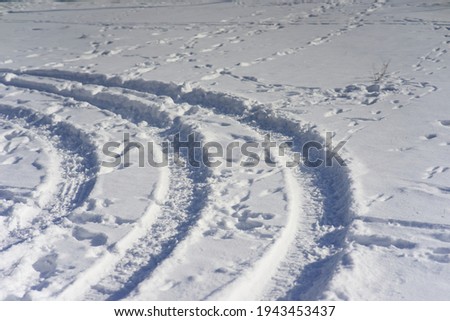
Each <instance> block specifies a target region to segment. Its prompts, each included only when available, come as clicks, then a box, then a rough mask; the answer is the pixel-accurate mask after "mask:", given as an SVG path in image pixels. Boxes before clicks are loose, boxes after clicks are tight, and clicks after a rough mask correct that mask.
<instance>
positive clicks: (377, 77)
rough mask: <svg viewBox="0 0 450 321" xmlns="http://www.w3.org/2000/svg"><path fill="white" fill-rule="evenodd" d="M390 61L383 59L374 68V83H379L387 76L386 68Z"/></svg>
mask: <svg viewBox="0 0 450 321" xmlns="http://www.w3.org/2000/svg"><path fill="white" fill-rule="evenodd" d="M389 64H390V61H385V62H383V63H382V64H381V66H380V67H379V68H377V69H375V68H374V71H373V75H372V79H373V82H374V83H379V82H380V81H382V80H383V79H384V78H386V77H387V76H388V68H389Z"/></svg>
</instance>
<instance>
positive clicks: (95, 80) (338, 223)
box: [1, 70, 352, 299]
mask: <svg viewBox="0 0 450 321" xmlns="http://www.w3.org/2000/svg"><path fill="white" fill-rule="evenodd" d="M1 71H3V72H12V73H14V74H16V75H21V74H22V75H33V76H37V77H50V78H57V79H61V80H69V81H78V82H80V83H83V84H91V85H97V86H104V87H121V88H124V89H128V90H132V91H136V92H142V93H152V94H155V95H158V96H161V95H163V96H169V97H171V98H172V99H173V100H174V101H175V103H177V104H189V105H191V106H195V105H200V106H202V107H203V108H206V109H210V110H212V111H213V112H214V113H216V114H221V115H225V116H227V117H232V118H233V119H236V120H238V121H239V122H241V123H242V124H246V125H247V126H249V127H253V128H255V129H257V130H265V131H269V132H272V133H280V134H282V135H285V136H288V137H290V138H292V140H293V142H294V150H300V149H301V146H302V144H303V143H304V142H306V141H308V140H315V141H319V142H323V139H322V138H321V137H320V136H319V135H318V134H317V133H315V132H314V131H313V130H310V129H307V128H303V127H302V126H301V125H300V124H298V123H296V122H293V121H290V120H288V119H284V118H283V117H280V116H278V115H277V114H275V113H274V112H273V111H271V110H269V109H267V108H265V107H264V106H261V105H258V104H252V103H251V102H246V101H242V100H241V99H238V98H236V97H233V96H230V95H227V94H223V93H212V92H206V91H204V90H202V89H194V90H192V91H191V92H188V93H186V92H183V90H182V88H181V87H179V86H176V85H173V84H165V83H161V82H157V81H145V80H123V79H121V78H120V77H117V76H115V77H108V76H105V75H99V74H84V73H75V72H68V71H59V70H30V71H26V72H18V71H13V70H1ZM9 78H11V80H10V81H5V80H4V81H2V82H3V83H5V84H7V85H17V86H22V87H26V88H30V87H31V88H34V89H38V90H44V91H49V90H48V88H46V87H45V85H44V87H42V85H40V84H39V83H37V84H33V83H23V82H21V81H17V80H14V77H9ZM4 79H5V77H4ZM30 85H32V86H30ZM65 90H67V89H62V90H59V91H58V94H61V93H62V94H63V95H64V94H65V93H66V92H65ZM80 90H82V89H80ZM77 92H78V91H77ZM67 96H71V97H73V92H72V93H71V94H70V95H69V94H67ZM300 170H301V175H305V176H307V177H308V178H309V181H310V186H312V187H313V188H314V191H313V192H312V193H311V195H308V196H307V198H308V201H310V202H312V203H313V204H314V205H311V206H309V210H310V211H311V212H312V213H306V214H307V215H311V217H310V218H309V219H308V217H306V219H305V215H303V217H302V219H305V223H306V224H304V225H303V226H302V229H301V230H300V231H298V232H297V234H296V235H295V237H293V238H294V239H293V240H291V243H292V244H291V246H290V248H289V249H288V250H287V253H286V255H285V256H284V257H283V258H282V260H281V262H280V265H279V266H278V267H276V268H275V270H272V272H271V274H272V275H271V281H274V283H275V285H268V286H269V287H272V288H273V289H272V290H269V291H268V292H267V290H263V289H261V291H263V292H264V291H265V292H266V294H267V293H269V297H270V298H272V299H273V298H276V297H285V298H288V299H301V298H307V299H314V298H318V297H320V294H321V292H322V291H323V290H324V289H325V288H326V284H327V281H328V279H329V278H330V277H331V276H332V273H333V269H334V267H335V264H336V263H337V261H338V260H339V257H340V255H341V253H342V250H343V247H344V238H345V234H346V228H347V226H348V224H349V222H350V220H351V218H352V211H351V206H352V197H351V187H350V180H349V178H348V174H347V171H346V169H345V168H341V167H336V166H333V167H322V168H316V169H314V170H312V169H309V168H306V167H301V168H300ZM296 179H298V178H296ZM294 194H295V191H294ZM303 214H305V213H303ZM311 224H312V225H311ZM324 226H329V227H330V228H328V229H327V228H323V227H324ZM324 230H325V232H324ZM301 233H306V235H307V237H306V238H312V240H311V239H309V242H307V241H308V240H307V239H306V238H305V236H304V235H300V234H301ZM308 233H309V234H308ZM327 238H328V240H327ZM321 241H322V243H323V246H325V247H329V248H330V249H331V248H334V250H330V252H329V253H328V254H326V255H325V256H324V257H321V256H320V255H318V254H315V253H314V251H315V248H317V247H318V244H320V242H321ZM311 254H312V255H311ZM308 256H313V258H312V259H311V258H309V259H306V258H307V257H308ZM299 257H300V259H303V261H304V262H300V263H299V262H298V261H299ZM295 262H297V263H295ZM305 262H306V263H305ZM330 262H331V263H330ZM283 266H289V268H288V269H286V268H283ZM297 267H299V268H300V270H296V268H297ZM293 270H294V271H293ZM253 271H254V270H253ZM299 272H301V273H300V274H299ZM289 273H294V274H293V275H294V276H295V278H296V279H295V280H293V283H294V287H292V288H291V289H290V290H289V291H288V292H287V293H286V292H284V293H283V291H286V289H284V290H280V289H277V286H276V283H277V282H276V280H277V279H281V278H282V277H283V276H286V275H289ZM255 275H256V276H255V279H254V280H253V282H254V283H257V282H260V281H262V279H261V278H262V275H260V273H256V274H255ZM312 275H314V277H312V278H311V276H312ZM264 277H265V278H266V279H267V278H268V276H267V275H265V276H264ZM291 278H292V277H291ZM240 280H242V279H236V280H235V281H234V282H241V281H240ZM221 292H222V291H221V290H219V291H218V293H219V294H220V293H221ZM222 293H223V292H222ZM259 295H264V293H260V294H259ZM274 295H275V296H274ZM219 297H220V295H219ZM225 297H227V295H225ZM231 298H233V295H231Z"/></svg>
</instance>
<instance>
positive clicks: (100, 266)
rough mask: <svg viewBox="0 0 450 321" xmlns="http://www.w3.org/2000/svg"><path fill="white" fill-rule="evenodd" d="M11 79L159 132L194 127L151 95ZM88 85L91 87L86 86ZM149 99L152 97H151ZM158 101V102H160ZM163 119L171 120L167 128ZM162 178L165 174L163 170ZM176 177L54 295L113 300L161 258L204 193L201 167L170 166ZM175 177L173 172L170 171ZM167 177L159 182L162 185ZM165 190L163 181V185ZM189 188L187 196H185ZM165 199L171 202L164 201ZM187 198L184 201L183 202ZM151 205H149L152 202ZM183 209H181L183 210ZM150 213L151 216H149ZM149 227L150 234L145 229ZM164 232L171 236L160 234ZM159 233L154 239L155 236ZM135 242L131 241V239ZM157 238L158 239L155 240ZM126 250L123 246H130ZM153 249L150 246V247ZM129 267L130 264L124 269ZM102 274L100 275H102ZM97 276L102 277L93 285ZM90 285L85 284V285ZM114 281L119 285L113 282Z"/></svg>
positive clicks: (187, 223) (191, 217) (192, 217)
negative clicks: (116, 239)
mask: <svg viewBox="0 0 450 321" xmlns="http://www.w3.org/2000/svg"><path fill="white" fill-rule="evenodd" d="M16 80H17V82H14V81H9V82H8V84H9V85H14V86H17V87H22V88H28V89H31V88H32V89H33V90H38V91H40V92H46V93H51V94H54V95H59V96H63V97H69V98H73V99H76V100H78V101H87V102H89V103H91V104H94V106H97V108H100V109H107V110H110V111H112V112H114V113H116V114H118V115H121V116H122V117H124V118H125V119H128V120H130V121H131V122H133V123H136V124H139V123H141V122H142V121H146V122H148V123H150V124H154V125H155V126H158V127H163V128H162V129H161V130H162V131H163V133H164V135H169V134H170V133H172V132H173V133H175V132H178V131H188V132H191V131H194V129H193V128H188V127H186V128H181V127H183V126H184V124H182V123H179V122H177V121H175V122H174V121H173V120H172V119H170V118H169V115H168V114H167V113H165V112H164V111H161V112H160V111H158V110H157V109H158V108H160V107H157V105H158V104H157V103H155V102H154V101H153V100H151V99H149V100H145V99H143V98H142V97H138V96H133V95H131V93H126V94H124V93H122V90H120V92H117V91H113V89H108V88H100V87H99V86H95V88H94V87H93V88H89V90H87V89H86V88H84V89H80V88H79V86H76V85H75V87H74V88H70V87H68V86H66V85H67V84H64V83H61V82H58V81H56V80H55V82H53V83H48V82H47V83H46V82H38V81H36V80H37V79H34V81H33V79H22V80H19V79H16ZM90 90H92V91H90ZM152 98H155V97H152ZM160 103H162V102H160ZM169 123H174V124H171V125H170V126H172V127H169V128H167V126H168V124H169ZM162 170H164V171H165V172H166V175H165V176H166V177H167V179H169V178H168V177H169V176H172V175H169V174H168V173H167V170H166V169H162ZM172 171H175V174H176V177H177V179H176V180H174V179H172V181H171V182H170V184H171V185H170V186H171V191H170V192H169V194H168V197H162V196H159V197H158V199H157V200H156V203H157V204H156V205H155V206H151V207H150V208H149V209H148V212H147V214H145V217H146V218H143V219H141V220H140V222H139V224H137V225H138V226H136V227H135V228H134V230H133V233H129V235H127V236H126V237H124V238H123V239H122V240H120V241H119V244H115V245H114V249H113V253H106V255H104V256H103V257H102V258H101V259H100V260H99V261H98V262H96V263H95V266H94V267H92V268H90V269H89V270H88V271H85V272H84V273H82V275H81V277H79V278H78V279H77V280H76V281H75V282H74V284H73V285H71V286H69V288H68V289H66V290H64V292H63V293H62V294H61V295H62V296H60V298H80V297H81V295H82V294H83V293H87V292H89V293H88V298H91V299H92V298H93V299H106V298H109V299H119V298H121V297H123V296H124V295H126V293H128V292H129V291H130V289H132V288H133V287H134V284H135V283H136V282H139V281H140V280H141V279H143V278H144V277H145V276H146V275H147V274H148V273H150V272H149V271H151V270H152V268H153V267H155V266H156V265H157V264H158V262H159V261H160V260H163V259H164V258H165V257H166V256H167V255H168V254H169V253H170V251H171V249H172V248H173V247H174V246H176V244H177V242H178V240H179V239H182V238H183V235H184V234H185V233H187V231H188V230H189V226H190V225H191V224H193V223H194V222H195V220H196V219H197V215H196V212H199V209H200V208H201V207H202V204H203V202H204V201H203V198H204V197H205V195H207V194H206V193H207V190H204V185H205V183H204V181H205V179H206V174H207V171H206V170H205V169H204V168H200V169H191V170H190V171H188V170H183V169H180V168H172ZM174 177H175V176H174ZM183 180H184V182H183ZM166 183H167V182H165V184H166ZM164 189H167V186H166V187H165V188H164ZM190 191H193V193H192V194H193V196H192V195H190V194H191V193H190ZM179 192H181V193H184V194H183V195H184V196H185V197H186V200H183V199H180V197H179V196H177V195H176V194H177V193H179ZM166 199H170V200H171V202H170V204H168V203H169V202H166V201H165V200H166ZM189 201H190V202H189ZM152 205H154V204H152ZM183 211H184V212H186V213H183ZM152 216H155V217H157V219H155V220H153V219H152ZM146 227H147V228H151V235H150V234H147V232H146V231H145V230H146ZM168 236H170V237H171V238H172V239H164V237H165V238H168ZM158 237H159V238H158ZM135 241H137V243H138V244H137V245H136V244H133V248H132V246H131V245H132V243H133V242H135ZM158 243H163V244H158ZM131 248H132V250H131V251H128V249H131ZM153 249H154V250H153ZM136 253H139V254H140V255H141V256H140V258H139V259H140V260H139V261H140V262H138V263H137V262H136V261H137V260H136V258H135V257H134V255H135V254H136ZM115 264H117V266H116V271H113V272H112V274H111V275H106V274H107V273H109V272H111V267H114V265H115ZM130 266H132V268H130ZM102 278H103V279H102ZM97 279H101V280H102V282H101V283H99V284H95V282H96V280H97ZM111 279H114V281H115V282H116V284H113V285H111V284H110V283H109V282H108V280H109V281H110V280H111ZM91 285H92V286H94V288H92V289H90V286H91ZM117 285H119V287H118V286H117Z"/></svg>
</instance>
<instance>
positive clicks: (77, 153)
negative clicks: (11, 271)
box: [0, 104, 98, 252]
mask: <svg viewBox="0 0 450 321" xmlns="http://www.w3.org/2000/svg"><path fill="white" fill-rule="evenodd" d="M0 117H2V118H3V119H6V120H8V121H10V122H13V123H17V124H19V125H20V126H21V127H23V128H24V129H26V130H28V131H31V132H33V133H34V134H35V135H37V136H42V137H44V139H45V140H47V142H50V144H51V145H52V146H53V148H52V149H54V151H55V152H56V154H57V155H58V158H59V159H60V160H61V163H60V165H59V168H60V171H61V173H60V174H61V178H60V182H58V191H57V193H56V195H55V197H54V198H53V199H52V200H50V202H49V203H47V204H45V205H44V206H43V207H42V208H41V209H40V211H41V213H39V214H38V215H37V216H36V217H35V218H34V219H33V220H32V221H31V223H30V225H29V226H26V227H21V228H18V229H14V230H12V231H11V232H10V234H9V237H8V238H9V240H8V242H6V243H4V244H2V245H1V248H0V252H4V251H7V250H8V249H10V248H11V247H13V246H14V245H17V244H20V243H22V242H24V241H27V240H30V239H32V238H33V237H34V236H35V235H36V233H41V232H42V231H44V230H45V229H46V228H47V227H48V226H50V225H53V224H59V223H60V222H61V220H62V219H63V218H64V217H66V216H67V215H69V214H70V213H71V212H72V211H73V210H74V209H75V208H77V207H79V206H80V205H81V204H83V202H84V200H85V199H86V198H87V196H88V195H89V193H90V191H91V190H92V188H93V186H94V185H95V181H96V174H97V171H98V162H97V155H96V153H95V147H94V146H93V145H92V143H91V142H90V140H89V138H88V137H87V136H86V135H85V134H84V133H83V132H81V131H80V130H78V129H76V128H75V127H73V126H71V125H70V124H67V123H64V122H54V121H53V120H52V119H51V118H50V117H48V116H46V115H42V114H38V113H35V112H34V111H33V110H30V109H27V108H23V107H17V106H16V107H13V106H9V105H4V104H1V105H0Z"/></svg>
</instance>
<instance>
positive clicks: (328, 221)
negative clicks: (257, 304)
mask: <svg viewBox="0 0 450 321" xmlns="http://www.w3.org/2000/svg"><path fill="white" fill-rule="evenodd" d="M0 72H3V73H4V76H3V77H2V79H1V80H0V82H2V83H3V84H4V85H6V86H16V87H22V88H26V89H32V90H38V91H41V92H48V93H52V94H57V95H60V96H64V97H71V98H73V99H76V100H80V101H87V102H89V103H91V104H93V105H97V106H102V107H101V108H108V109H109V110H110V111H112V112H114V113H117V114H119V115H122V116H124V117H126V118H127V119H129V120H131V121H133V122H142V121H143V120H144V121H146V122H148V123H149V124H155V122H156V123H158V124H160V126H161V124H162V125H168V124H170V123H171V122H173V119H177V120H178V121H180V120H181V124H180V125H178V126H181V127H178V128H175V129H177V130H179V129H180V128H181V129H183V126H187V128H186V127H185V128H184V130H187V131H188V132H191V131H194V132H195V131H196V127H197V126H196V125H195V123H196V122H198V120H196V119H195V117H189V116H188V115H186V114H184V115H183V114H182V113H181V114H180V115H177V116H180V117H175V116H176V114H175V112H174V111H173V110H172V111H168V109H170V108H166V109H165V111H164V112H161V111H158V110H157V109H158V106H155V104H151V103H150V104H149V103H144V102H142V101H140V100H139V96H141V98H142V95H148V94H154V95H157V96H168V97H171V99H172V100H173V101H174V102H175V103H176V104H177V105H181V106H184V109H185V110H192V108H194V109H195V106H197V105H198V106H200V107H201V109H205V111H200V114H205V115H206V117H212V118H214V117H216V116H214V114H216V115H222V116H224V117H226V118H228V119H230V121H232V124H233V125H235V126H244V127H243V129H245V130H246V131H248V130H250V132H252V131H253V133H254V134H253V135H254V136H255V137H258V136H259V137H261V134H260V133H261V132H269V133H272V134H274V135H280V134H281V135H283V136H285V137H289V138H291V139H292V140H293V142H294V149H293V150H294V151H295V150H300V147H301V145H302V142H305V141H307V140H312V139H314V140H316V141H322V140H323V139H322V138H321V137H320V136H319V135H318V134H316V133H315V132H314V131H312V130H309V129H307V128H303V127H302V126H301V125H300V124H298V123H296V122H293V121H290V120H287V119H284V118H282V117H280V116H278V115H276V114H275V113H274V112H273V111H271V110H269V109H267V108H265V107H264V106H261V105H258V104H254V103H253V104H252V103H251V102H246V101H242V100H240V99H238V98H236V97H232V96H229V95H226V94H222V93H213V92H206V91H203V90H201V89H194V90H192V91H191V92H183V90H182V88H181V87H179V86H176V85H172V84H165V83H161V82H157V81H144V80H123V79H121V78H120V77H108V76H106V75H99V74H86V73H76V72H69V71H60V70H28V71H15V70H6V69H2V70H0ZM49 82H50V83H49ZM52 82H53V83H52ZM80 84H83V86H80ZM89 86H92V88H91V87H89ZM117 88H122V93H120V92H118V91H117ZM105 91H110V92H109V93H106V92H105ZM111 92H112V93H113V94H111ZM127 95H128V97H127ZM130 95H132V96H134V98H133V99H130ZM125 97H126V98H125ZM144 98H145V97H144ZM153 99H154V98H153ZM125 104H127V105H129V106H131V107H129V108H127V109H124V108H123V106H124V105H125ZM156 105H157V104H156ZM168 105H170V104H168ZM106 106H108V107H106ZM142 110H145V112H144V113H142ZM207 110H209V111H210V112H211V111H212V112H213V113H214V114H213V115H208V113H206V111H207ZM130 111H131V112H130ZM197 112H198V111H197ZM171 118H172V119H171ZM183 118H185V119H183ZM226 118H225V119H226ZM183 123H184V125H183ZM240 124H241V125H240ZM173 129H174V128H172V130H173ZM210 132H211V131H210ZM197 133H198V135H199V136H200V137H201V138H202V135H205V132H202V131H201V130H200V132H198V131H197ZM208 135H209V134H208V133H207V132H206V136H208ZM203 138H205V137H203ZM224 139H227V137H224ZM228 139H229V138H228ZM277 166H278V168H279V169H280V170H281V172H282V175H283V179H284V181H285V184H286V197H287V204H288V205H287V206H288V217H287V221H286V222H288V223H285V224H284V226H285V227H284V228H283V229H282V231H281V232H280V233H276V234H275V235H276V236H277V239H276V240H275V241H274V242H273V243H272V242H266V243H264V242H262V243H261V244H265V246H264V249H265V250H264V253H262V255H261V257H260V258H254V259H253V261H252V262H248V263H247V264H246V265H245V264H244V265H243V266H240V267H237V268H238V269H240V270H239V271H241V272H242V271H243V269H245V267H247V268H248V269H247V271H246V272H244V274H243V276H241V277H237V275H236V274H233V273H231V274H230V275H229V276H228V279H227V280H228V281H227V282H226V284H225V285H224V286H223V287H219V288H217V289H215V290H213V292H210V293H209V294H208V292H207V291H206V290H205V291H206V292H205V293H204V294H205V296H204V297H203V298H204V299H208V298H226V299H236V298H249V297H251V298H255V299H257V298H268V299H275V298H285V299H314V298H320V295H321V293H322V292H323V290H324V289H325V288H326V284H327V281H328V279H329V278H330V277H331V275H332V273H333V269H334V267H335V265H336V264H337V262H338V261H339V259H340V256H341V255H342V250H343V248H344V239H345V235H346V230H347V226H348V224H349V222H350V221H351V218H352V209H351V206H352V197H351V186H350V179H349V178H348V174H347V171H346V169H345V168H341V167H337V166H333V167H328V168H327V167H323V168H316V169H308V168H305V167H301V168H300V172H299V173H298V174H296V173H294V172H293V171H291V170H289V169H281V168H280V165H279V164H278V165H277ZM203 170H204V171H205V169H203ZM167 175H168V176H170V174H169V173H167ZM209 175H212V177H213V178H214V175H215V174H214V173H210V174H209ZM203 177H204V181H206V177H205V176H203ZM216 179H220V176H218V177H217V178H216ZM236 180H237V181H239V180H238V179H236ZM204 181H202V183H203V182H204ZM164 185H166V186H165V187H164V188H163V189H165V190H166V191H165V192H161V193H159V194H158V195H157V196H156V201H157V203H158V204H163V203H164V196H163V195H165V193H166V192H167V188H168V186H167V185H168V182H167V181H165V182H164ZM218 186H221V187H222V188H224V186H223V185H218ZM225 187H226V185H225ZM195 193H196V194H197V195H194V199H195V197H198V199H197V201H198V200H200V199H205V202H207V203H208V201H207V200H206V199H207V198H208V196H207V195H200V196H199V194H198V191H197V192H195ZM208 206H210V205H207V204H206V205H205V207H206V208H208ZM161 210H162V209H161V205H158V206H157V208H153V209H149V211H148V213H147V217H149V216H150V215H152V214H157V216H160V215H161ZM194 212H195V211H191V214H192V213H194ZM196 212H199V209H196ZM205 213H206V214H205ZM207 214H208V213H207V212H205V210H203V213H202V214H201V217H200V218H199V219H200V223H202V224H203V223H204V222H206V223H207V224H209V223H208V215H207ZM149 220H150V219H149ZM195 221H196V220H195V219H194V220H192V221H191V222H189V224H187V225H182V226H183V228H181V230H182V231H183V232H182V233H181V235H179V237H178V238H176V239H177V241H178V242H181V243H180V244H182V245H183V246H182V247H180V245H178V246H175V245H176V244H172V245H169V246H166V247H165V248H164V246H162V248H163V249H162V250H161V252H160V253H159V255H155V257H154V258H152V259H149V258H147V260H144V261H146V262H142V263H141V264H140V265H139V264H138V266H137V267H135V268H132V269H131V270H132V273H124V271H123V269H122V270H121V269H120V266H122V267H123V266H125V265H126V264H125V263H126V262H127V260H131V259H132V257H128V258H126V253H127V249H128V248H130V247H132V246H134V245H135V244H136V241H138V240H143V239H141V238H140V237H144V238H145V236H144V234H145V231H144V230H141V232H140V233H138V234H139V235H140V237H136V235H134V236H133V238H132V240H127V241H122V243H121V244H118V245H116V248H117V249H119V251H118V252H119V254H117V253H113V252H108V253H107V254H106V255H105V256H103V258H102V259H101V260H99V261H97V262H96V264H95V266H94V267H92V268H90V269H89V270H88V271H85V272H84V273H83V274H82V275H81V276H80V277H78V278H77V280H76V281H75V282H74V284H72V285H71V286H70V287H69V288H68V289H66V290H65V292H64V293H63V295H62V296H60V298H72V299H73V298H80V297H79V296H77V295H79V293H83V295H86V293H88V292H89V291H90V292H89V295H88V297H89V298H98V297H102V298H105V295H106V296H107V298H110V299H118V298H124V297H126V296H127V295H128V294H130V293H131V292H132V291H133V290H134V289H135V288H136V287H137V285H138V283H139V282H141V281H143V280H144V279H145V278H147V277H148V276H149V275H150V274H151V273H152V272H153V270H154V268H155V267H156V266H157V265H158V264H161V262H163V263H167V261H168V260H169V262H170V260H171V258H170V256H169V253H170V251H173V250H174V249H175V252H177V250H178V252H179V251H182V248H183V247H184V248H189V246H188V244H189V242H193V241H195V239H196V237H198V236H195V235H194V234H195V233H191V232H192V231H195V230H196V229H197V230H198V229H199V224H196V225H195V226H194V223H195ZM153 223H154V222H152V224H153ZM146 226H149V227H150V226H151V224H150V222H148V223H147V224H146ZM175 229H176V228H175ZM179 230H180V228H179ZM190 230H191V231H190ZM192 235H194V236H192ZM171 236H172V237H173V235H171ZM145 242H147V241H145ZM172 242H173V241H172ZM317 244H320V246H319V247H317ZM140 246H141V247H142V248H145V246H142V245H140ZM180 248H181V250H180ZM178 252H177V253H178ZM129 253H132V252H129ZM139 253H142V251H141V252H139ZM280 253H282V255H280ZM174 255H176V253H175V254H174ZM268 261H270V262H272V263H271V264H272V265H271V266H268V264H267V263H266V262H268ZM273 262H277V263H276V264H274V263H273ZM105 267H109V268H107V269H105ZM114 267H115V270H114ZM156 272H157V271H155V273H156ZM114 273H115V274H116V276H114ZM120 274H125V275H126V277H122V278H120V277H118V276H117V275H120ZM130 274H131V275H130ZM94 280H96V281H94ZM102 280H108V281H109V280H116V281H117V280H121V281H120V283H121V284H123V285H121V287H119V289H113V290H108V289H105V286H104V285H103V286H102V283H103V284H107V283H108V282H105V281H103V282H102ZM283 280H284V282H288V283H289V284H288V287H287V288H289V289H290V290H289V291H288V292H286V287H284V286H281V284H282V282H283ZM98 281H100V283H98V284H97V285H95V282H98ZM242 282H243V283H245V284H248V283H250V284H254V285H258V291H256V292H254V293H245V292H242V293H241V292H240V291H239V290H238V289H239V288H240V286H239V284H241V283H242ZM283 288H284V290H283ZM75 293H77V295H75ZM134 294H135V293H134Z"/></svg>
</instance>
